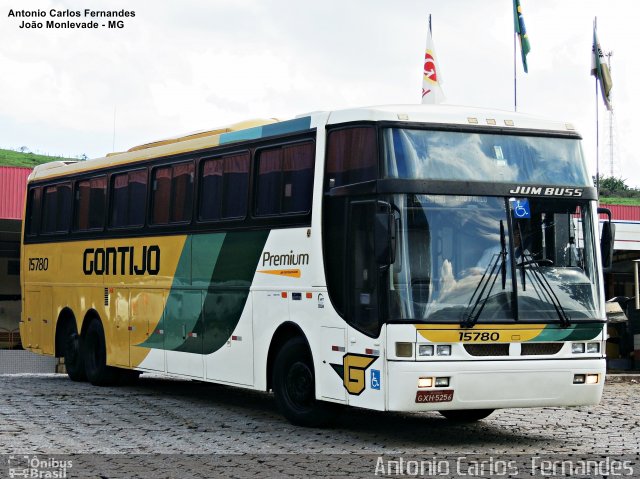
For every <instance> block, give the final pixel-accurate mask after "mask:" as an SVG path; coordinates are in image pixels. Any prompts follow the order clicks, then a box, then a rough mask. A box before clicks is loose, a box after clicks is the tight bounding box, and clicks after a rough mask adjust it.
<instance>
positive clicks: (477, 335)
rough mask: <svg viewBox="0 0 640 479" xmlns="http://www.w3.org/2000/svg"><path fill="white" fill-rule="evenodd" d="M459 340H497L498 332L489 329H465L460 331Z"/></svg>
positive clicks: (498, 337)
mask: <svg viewBox="0 0 640 479" xmlns="http://www.w3.org/2000/svg"><path fill="white" fill-rule="evenodd" d="M459 334H460V341H498V340H499V339H500V333H498V332H495V331H494V332H492V333H490V332H489V331H465V332H460V333H459Z"/></svg>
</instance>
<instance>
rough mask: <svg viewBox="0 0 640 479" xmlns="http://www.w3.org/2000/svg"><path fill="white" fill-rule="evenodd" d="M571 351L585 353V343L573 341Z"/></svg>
mask: <svg viewBox="0 0 640 479" xmlns="http://www.w3.org/2000/svg"><path fill="white" fill-rule="evenodd" d="M571 352H572V353H573V354H580V353H584V343H571Z"/></svg>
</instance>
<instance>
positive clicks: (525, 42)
mask: <svg viewBox="0 0 640 479" xmlns="http://www.w3.org/2000/svg"><path fill="white" fill-rule="evenodd" d="M513 22H514V28H515V32H516V35H518V38H519V39H520V51H521V52H522V66H523V67H524V72H525V73H529V69H528V68H527V54H528V53H529V52H530V51H531V45H530V44H529V36H528V35H527V29H526V27H525V26H524V18H523V17H522V7H521V6H520V0H513Z"/></svg>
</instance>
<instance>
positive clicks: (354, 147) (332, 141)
mask: <svg viewBox="0 0 640 479" xmlns="http://www.w3.org/2000/svg"><path fill="white" fill-rule="evenodd" d="M376 151H377V147H376V129H375V128H374V127H357V128H344V129H341V130H335V131H332V132H330V133H329V139H328V148H327V166H326V172H325V183H324V184H325V187H324V188H325V189H324V191H328V189H329V183H330V180H333V186H343V185H348V184H353V183H359V182H362V181H370V180H375V179H376V178H377V177H378V168H377V161H378V155H377V153H376Z"/></svg>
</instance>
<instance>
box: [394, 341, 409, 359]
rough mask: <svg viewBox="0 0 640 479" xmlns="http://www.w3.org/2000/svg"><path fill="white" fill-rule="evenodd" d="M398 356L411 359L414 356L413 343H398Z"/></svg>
mask: <svg viewBox="0 0 640 479" xmlns="http://www.w3.org/2000/svg"><path fill="white" fill-rule="evenodd" d="M396 356H398V357H399V358H410V357H412V356H413V343H396Z"/></svg>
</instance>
